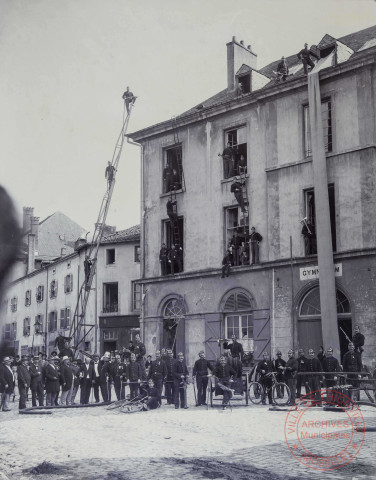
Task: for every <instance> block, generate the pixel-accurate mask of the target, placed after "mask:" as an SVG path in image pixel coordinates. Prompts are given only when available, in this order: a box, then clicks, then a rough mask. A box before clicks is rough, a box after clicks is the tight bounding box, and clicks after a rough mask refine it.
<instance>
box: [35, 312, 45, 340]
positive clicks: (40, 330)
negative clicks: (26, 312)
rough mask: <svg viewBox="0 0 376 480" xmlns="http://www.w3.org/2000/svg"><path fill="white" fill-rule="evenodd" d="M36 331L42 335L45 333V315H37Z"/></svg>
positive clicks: (36, 333)
mask: <svg viewBox="0 0 376 480" xmlns="http://www.w3.org/2000/svg"><path fill="white" fill-rule="evenodd" d="M34 332H35V335H40V334H42V333H43V315H36V316H35V323H34Z"/></svg>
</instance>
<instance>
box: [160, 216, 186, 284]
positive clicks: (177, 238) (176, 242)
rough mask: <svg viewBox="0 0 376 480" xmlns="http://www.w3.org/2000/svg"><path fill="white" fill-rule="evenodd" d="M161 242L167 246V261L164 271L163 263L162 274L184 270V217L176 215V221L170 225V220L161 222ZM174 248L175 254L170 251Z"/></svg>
mask: <svg viewBox="0 0 376 480" xmlns="http://www.w3.org/2000/svg"><path fill="white" fill-rule="evenodd" d="M163 243H165V244H166V247H167V257H168V260H170V261H168V262H167V266H166V271H164V267H163V265H161V268H162V275H165V274H169V273H180V272H183V271H184V218H183V217H178V221H177V222H176V223H175V224H174V225H172V224H171V221H170V220H165V221H164V222H163ZM172 250H176V254H172V253H171V251H172Z"/></svg>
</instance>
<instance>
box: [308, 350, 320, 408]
mask: <svg viewBox="0 0 376 480" xmlns="http://www.w3.org/2000/svg"><path fill="white" fill-rule="evenodd" d="M321 368H322V367H321V363H320V360H319V359H318V358H317V357H315V351H314V350H313V349H312V348H310V349H309V350H308V359H307V361H306V372H309V373H313V372H321ZM307 377H308V378H307V384H308V388H309V393H310V394H311V393H312V395H313V394H314V397H315V402H314V405H315V406H319V407H321V386H320V378H319V375H307Z"/></svg>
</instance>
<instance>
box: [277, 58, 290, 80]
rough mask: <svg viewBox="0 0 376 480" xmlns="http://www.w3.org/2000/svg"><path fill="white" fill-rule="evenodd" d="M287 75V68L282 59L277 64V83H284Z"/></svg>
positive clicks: (284, 60)
mask: <svg viewBox="0 0 376 480" xmlns="http://www.w3.org/2000/svg"><path fill="white" fill-rule="evenodd" d="M288 74H289V67H288V66H287V63H286V59H285V57H282V59H281V61H280V62H279V64H278V66H277V77H278V80H279V81H281V80H283V81H285V80H286V78H287V76H288Z"/></svg>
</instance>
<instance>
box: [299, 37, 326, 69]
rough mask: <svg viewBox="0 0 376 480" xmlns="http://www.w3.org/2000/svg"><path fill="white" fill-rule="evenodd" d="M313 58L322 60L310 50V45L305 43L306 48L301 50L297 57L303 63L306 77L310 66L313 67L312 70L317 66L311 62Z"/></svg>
mask: <svg viewBox="0 0 376 480" xmlns="http://www.w3.org/2000/svg"><path fill="white" fill-rule="evenodd" d="M311 56H312V57H315V58H316V59H317V60H319V58H320V57H319V56H318V55H316V53H315V52H313V51H312V50H311V49H309V48H308V43H305V44H304V48H303V49H302V50H300V52H299V53H298V54H297V57H298V58H299V60H301V61H302V63H303V68H304V73H305V74H306V75H308V65H309V66H310V67H311V70H312V69H313V68H314V66H315V64H314V63H313V61H312V60H311Z"/></svg>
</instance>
